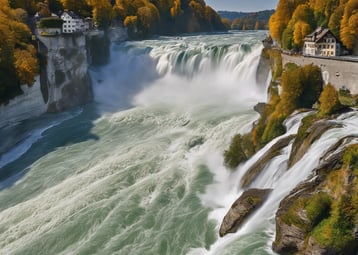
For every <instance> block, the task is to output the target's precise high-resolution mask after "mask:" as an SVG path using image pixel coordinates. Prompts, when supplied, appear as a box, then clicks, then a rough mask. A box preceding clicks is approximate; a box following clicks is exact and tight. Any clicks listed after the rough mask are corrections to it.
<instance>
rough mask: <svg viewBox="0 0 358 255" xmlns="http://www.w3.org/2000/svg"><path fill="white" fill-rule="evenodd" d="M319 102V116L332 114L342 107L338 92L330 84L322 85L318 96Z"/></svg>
mask: <svg viewBox="0 0 358 255" xmlns="http://www.w3.org/2000/svg"><path fill="white" fill-rule="evenodd" d="M319 102H320V106H319V115H321V116H325V115H330V114H333V113H335V112H337V111H338V110H340V109H341V108H342V105H341V103H340V102H339V98H338V92H337V90H336V89H335V88H334V87H333V86H332V85H331V84H327V85H326V86H325V87H324V89H323V91H322V94H321V96H320V97H319Z"/></svg>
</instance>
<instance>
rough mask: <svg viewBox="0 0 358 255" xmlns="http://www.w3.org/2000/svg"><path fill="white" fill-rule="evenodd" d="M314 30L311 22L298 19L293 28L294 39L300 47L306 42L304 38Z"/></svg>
mask: <svg viewBox="0 0 358 255" xmlns="http://www.w3.org/2000/svg"><path fill="white" fill-rule="evenodd" d="M311 32H312V28H311V26H310V25H309V24H307V23H306V22H303V21H301V20H300V21H298V22H297V23H296V24H295V27H294V30H293V41H294V43H295V44H296V45H297V46H298V47H302V46H303V43H304V38H305V36H306V35H308V34H309V33H311Z"/></svg>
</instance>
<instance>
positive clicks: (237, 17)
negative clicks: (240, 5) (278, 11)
mask: <svg viewBox="0 0 358 255" xmlns="http://www.w3.org/2000/svg"><path fill="white" fill-rule="evenodd" d="M274 12H275V10H265V11H259V12H232V11H218V13H219V15H220V16H221V17H222V18H223V21H224V22H225V24H226V25H227V26H228V27H229V28H230V29H233V30H253V29H255V30H257V29H268V21H269V19H270V17H271V15H272V14H273V13H274Z"/></svg>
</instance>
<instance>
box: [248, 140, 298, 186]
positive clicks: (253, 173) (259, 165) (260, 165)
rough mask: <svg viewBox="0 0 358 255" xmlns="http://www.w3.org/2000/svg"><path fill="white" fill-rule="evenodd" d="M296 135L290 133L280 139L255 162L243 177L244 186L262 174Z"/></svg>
mask: <svg viewBox="0 0 358 255" xmlns="http://www.w3.org/2000/svg"><path fill="white" fill-rule="evenodd" d="M294 138H295V135H290V136H287V137H284V138H282V139H280V140H278V141H277V142H276V143H275V144H274V145H273V146H272V147H271V148H270V149H269V150H268V151H267V152H266V153H265V154H264V155H262V157H261V158H260V159H259V160H258V161H257V162H256V163H255V164H253V165H252V166H251V167H250V168H249V169H248V170H247V171H246V173H245V175H244V176H243V177H242V180H241V185H242V187H248V186H249V185H250V184H251V183H252V182H253V181H254V180H255V179H256V177H257V176H259V175H260V173H261V172H262V170H263V169H264V168H265V166H266V164H267V163H268V162H269V161H270V160H271V159H273V158H274V157H276V156H278V155H280V152H281V150H282V149H283V148H285V147H286V146H287V145H288V144H289V143H290V142H291V141H292V140H293V139H294Z"/></svg>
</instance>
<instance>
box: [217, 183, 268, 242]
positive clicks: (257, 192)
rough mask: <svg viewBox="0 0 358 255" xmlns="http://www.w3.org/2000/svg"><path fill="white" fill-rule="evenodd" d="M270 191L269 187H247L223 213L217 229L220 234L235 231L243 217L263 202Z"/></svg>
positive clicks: (223, 234) (243, 219)
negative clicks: (227, 210) (226, 211)
mask: <svg viewBox="0 0 358 255" xmlns="http://www.w3.org/2000/svg"><path fill="white" fill-rule="evenodd" d="M271 191H272V190H271V189H249V190H247V191H245V192H244V193H243V194H242V195H241V196H240V197H239V198H238V199H237V200H236V201H235V202H234V204H233V205H232V206H231V208H230V210H229V212H228V213H227V214H226V215H225V217H224V220H223V222H222V223H221V227H220V231H219V234H220V236H221V237H223V236H225V235H226V234H228V233H235V232H236V231H237V230H238V229H239V227H240V226H241V224H242V223H243V222H244V221H245V219H247V217H248V216H250V215H251V214H252V213H253V212H254V211H255V210H256V209H258V208H259V207H260V206H261V205H262V204H263V202H264V201H265V200H266V198H267V197H268V195H269V194H270V192H271Z"/></svg>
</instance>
